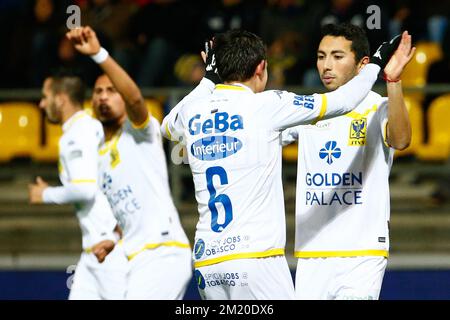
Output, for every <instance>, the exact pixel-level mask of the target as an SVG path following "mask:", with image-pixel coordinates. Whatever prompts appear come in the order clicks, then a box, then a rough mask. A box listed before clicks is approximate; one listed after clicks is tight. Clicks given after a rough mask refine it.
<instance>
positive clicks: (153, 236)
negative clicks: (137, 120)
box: [99, 117, 190, 259]
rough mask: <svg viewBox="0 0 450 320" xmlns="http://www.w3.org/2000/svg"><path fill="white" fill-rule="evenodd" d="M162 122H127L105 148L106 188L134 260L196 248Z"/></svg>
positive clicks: (103, 173) (103, 174) (127, 250)
mask: <svg viewBox="0 0 450 320" xmlns="http://www.w3.org/2000/svg"><path fill="white" fill-rule="evenodd" d="M159 128H160V124H159V122H158V121H157V120H156V119H155V118H153V117H149V121H147V122H146V123H144V124H143V125H142V126H139V127H135V126H134V125H133V124H131V122H130V121H129V120H128V119H127V120H126V122H125V124H124V125H123V127H122V128H121V129H120V130H119V131H118V132H117V134H116V135H115V136H114V137H113V138H112V139H111V140H110V141H108V142H107V143H106V144H105V146H103V147H102V148H101V150H100V152H99V153H100V158H101V169H100V175H101V178H100V179H101V188H102V190H103V192H104V193H105V194H106V196H107V198H108V201H109V203H110V205H111V208H112V209H113V212H114V215H115V217H116V219H117V220H118V222H119V226H120V227H121V228H122V230H123V246H124V250H125V253H126V254H127V256H128V258H129V259H131V258H133V257H134V256H135V255H136V254H138V253H140V252H142V251H143V250H147V249H154V248H157V247H159V246H172V247H181V248H187V249H190V246H189V241H188V239H187V237H186V234H185V233H184V230H183V228H182V226H181V223H180V219H179V216H178V212H177V210H176V208H175V205H174V204H173V200H172V196H171V194H170V189H169V181H168V174H167V165H166V158H165V154H164V150H163V146H162V141H161V133H160V130H159Z"/></svg>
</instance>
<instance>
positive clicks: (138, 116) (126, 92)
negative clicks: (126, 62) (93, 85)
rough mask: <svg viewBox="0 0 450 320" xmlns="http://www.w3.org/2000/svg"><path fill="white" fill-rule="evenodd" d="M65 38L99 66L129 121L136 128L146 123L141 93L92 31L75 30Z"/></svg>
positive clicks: (85, 29) (146, 113)
mask: <svg viewBox="0 0 450 320" xmlns="http://www.w3.org/2000/svg"><path fill="white" fill-rule="evenodd" d="M66 37H67V38H68V39H69V40H70V41H71V42H72V43H73V44H74V47H75V49H77V50H78V51H79V52H80V53H82V54H84V55H89V56H91V57H92V58H93V59H94V61H95V62H97V63H98V64H99V66H100V67H101V68H102V70H103V71H104V72H105V74H106V75H107V76H108V78H109V79H110V80H111V82H112V83H113V85H114V87H115V88H116V89H117V91H118V92H119V93H120V94H121V95H122V97H123V99H124V100H125V103H126V108H127V115H128V117H129V119H130V121H131V122H132V123H133V124H135V125H136V126H140V125H142V124H143V123H144V122H146V121H147V120H148V119H149V117H150V113H149V112H150V111H149V110H148V109H147V107H146V105H145V101H144V98H143V96H142V93H141V91H140V90H139V88H138V86H137V85H136V83H135V82H134V81H133V79H131V77H130V76H129V75H128V73H127V72H126V71H125V70H124V69H123V68H122V67H121V66H120V65H119V64H118V63H117V62H116V61H115V60H114V59H113V58H112V57H111V56H110V55H109V54H108V52H107V51H106V50H105V49H103V48H102V47H101V46H100V42H99V41H98V38H97V35H96V34H95V32H94V30H92V29H91V28H90V27H81V28H76V29H72V30H70V31H69V32H67V33H66Z"/></svg>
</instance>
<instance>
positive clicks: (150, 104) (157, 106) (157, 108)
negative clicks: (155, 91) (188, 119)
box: [145, 99, 164, 123]
mask: <svg viewBox="0 0 450 320" xmlns="http://www.w3.org/2000/svg"><path fill="white" fill-rule="evenodd" d="M145 103H146V104H147V108H148V110H149V111H150V112H151V114H152V116H153V117H155V118H156V119H157V120H158V121H159V123H161V122H162V120H163V118H164V110H163V107H162V105H161V102H159V101H158V100H156V99H145Z"/></svg>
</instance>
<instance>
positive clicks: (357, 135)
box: [283, 92, 394, 258]
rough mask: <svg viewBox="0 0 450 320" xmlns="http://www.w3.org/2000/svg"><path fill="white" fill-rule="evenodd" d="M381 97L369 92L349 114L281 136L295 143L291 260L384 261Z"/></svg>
mask: <svg viewBox="0 0 450 320" xmlns="http://www.w3.org/2000/svg"><path fill="white" fill-rule="evenodd" d="M386 125H387V98H383V97H381V96H380V95H378V94H377V93H375V92H370V93H369V94H368V95H367V97H366V98H365V99H364V101H363V102H362V103H361V104H359V106H358V107H357V108H356V109H355V110H354V111H352V112H350V113H348V114H346V115H344V116H340V117H337V118H333V119H329V120H324V121H319V122H318V123H317V124H316V125H307V126H298V127H295V128H291V129H288V130H285V131H284V132H283V143H289V142H292V141H293V140H296V139H297V138H298V142H299V149H298V167H297V191H296V193H297V195H296V237H295V248H296V249H295V256H296V257H298V258H311V257H353V256H385V257H387V256H388V250H389V216H390V200H389V182H388V178H389V172H390V169H391V165H392V159H393V151H394V150H393V149H392V148H390V147H389V146H388V145H387V143H386Z"/></svg>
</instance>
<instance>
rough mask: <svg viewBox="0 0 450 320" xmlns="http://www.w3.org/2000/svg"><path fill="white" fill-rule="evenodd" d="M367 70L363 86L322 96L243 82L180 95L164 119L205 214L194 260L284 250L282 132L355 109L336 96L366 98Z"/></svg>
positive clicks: (201, 262) (370, 78) (371, 77)
mask: <svg viewBox="0 0 450 320" xmlns="http://www.w3.org/2000/svg"><path fill="white" fill-rule="evenodd" d="M369 69H370V70H367V71H365V72H364V73H365V76H364V77H361V78H359V80H360V82H361V84H362V86H361V87H360V88H361V90H359V91H357V90H354V89H355V88H352V86H357V85H358V81H353V82H352V84H350V85H349V86H346V87H345V88H343V89H342V90H340V91H339V92H337V91H336V92H333V93H327V94H323V95H318V94H314V95H309V96H304V95H296V94H294V93H289V92H286V91H265V92H262V93H256V94H255V93H253V92H252V90H251V89H249V88H248V87H246V86H245V85H243V84H239V83H236V84H234V85H217V86H216V87H215V89H214V91H213V93H212V94H211V95H208V96H206V97H203V98H198V99H188V101H182V102H181V103H180V104H179V105H177V106H176V107H175V108H174V109H173V110H172V112H171V113H170V114H169V115H168V116H167V117H166V118H165V119H164V122H163V127H162V128H161V130H162V132H163V133H165V134H166V135H167V136H168V137H169V138H171V139H172V140H178V141H181V142H182V143H184V144H185V145H186V150H187V153H188V160H189V165H190V167H191V171H192V174H193V179H194V184H195V191H196V199H197V202H198V211H199V214H200V217H199V222H198V224H197V230H196V235H195V246H194V258H195V266H196V267H201V266H205V265H211V264H215V263H218V262H222V261H227V260H232V259H240V258H260V257H268V256H275V255H282V254H284V246H285V240H286V230H285V229H286V224H285V211H284V198H283V186H282V178H281V162H282V160H281V131H282V130H283V129H285V128H287V127H290V126H295V125H298V124H307V123H312V122H313V121H316V120H318V119H320V118H321V117H330V116H333V115H334V116H336V115H340V114H344V113H346V112H348V111H350V110H351V109H352V108H354V106H356V104H355V105H351V103H349V105H347V106H342V105H341V106H340V107H337V105H336V104H335V102H336V101H338V100H341V99H342V97H343V94H344V92H346V91H347V90H351V91H353V92H357V94H353V95H352V97H355V96H358V98H357V99H359V100H357V101H358V102H360V101H361V100H362V99H363V97H364V96H365V95H366V94H367V93H368V92H369V90H370V87H371V85H372V84H373V82H374V81H375V79H376V75H377V73H378V70H379V68H378V67H375V68H369ZM363 71H364V70H363ZM366 78H367V79H366ZM357 80H358V79H357ZM188 97H189V96H188ZM349 99H350V98H349Z"/></svg>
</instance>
